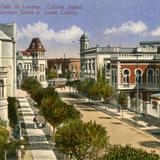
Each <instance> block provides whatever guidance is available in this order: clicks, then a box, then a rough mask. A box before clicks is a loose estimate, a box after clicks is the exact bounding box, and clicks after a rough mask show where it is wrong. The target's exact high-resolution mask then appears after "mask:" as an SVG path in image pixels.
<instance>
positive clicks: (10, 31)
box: [0, 23, 16, 39]
mask: <svg viewBox="0 0 160 160" xmlns="http://www.w3.org/2000/svg"><path fill="white" fill-rule="evenodd" d="M15 27H16V26H15V23H8V24H0V30H1V31H2V32H3V33H5V34H6V35H7V36H8V37H10V38H11V39H12V38H15V37H14V36H15V32H16V31H15Z"/></svg>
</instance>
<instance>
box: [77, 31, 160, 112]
mask: <svg viewBox="0 0 160 160" xmlns="http://www.w3.org/2000/svg"><path fill="white" fill-rule="evenodd" d="M80 62H81V79H84V78H94V79H95V80H97V73H98V71H99V70H101V69H102V68H103V69H104V70H105V77H106V79H107V80H108V82H109V83H110V84H111V85H112V86H113V87H114V89H115V91H116V93H117V91H118V92H119V91H122V92H125V93H126V94H127V96H128V108H129V109H133V110H137V105H136V103H135V101H136V97H137V93H138V100H139V103H140V107H139V111H140V112H142V113H143V112H145V107H146V103H148V101H150V95H151V94H155V93H158V92H159V90H160V41H153V42H151V41H147V42H140V45H139V47H138V48H122V47H111V46H107V47H100V46H98V45H97V46H96V47H93V48H89V40H88V37H87V35H86V34H83V35H82V36H81V38H80ZM137 81H138V82H137Z"/></svg>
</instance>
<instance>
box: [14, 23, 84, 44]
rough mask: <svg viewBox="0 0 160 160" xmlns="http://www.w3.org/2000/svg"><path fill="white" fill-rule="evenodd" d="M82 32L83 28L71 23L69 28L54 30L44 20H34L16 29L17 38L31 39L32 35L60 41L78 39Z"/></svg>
mask: <svg viewBox="0 0 160 160" xmlns="http://www.w3.org/2000/svg"><path fill="white" fill-rule="evenodd" d="M82 34H83V30H82V29H81V28H80V27H78V26H76V25H73V26H71V27H70V28H67V29H64V30H59V31H57V32H56V31H54V30H53V29H52V28H50V27H49V26H48V24H47V23H44V22H40V21H39V22H36V23H33V24H28V25H27V26H26V27H24V28H21V29H18V30H17V36H18V39H21V38H27V39H32V38H33V37H39V38H40V39H43V40H44V41H53V40H54V41H56V42H61V43H70V42H72V41H74V40H76V39H78V38H79V37H80V36H81V35H82Z"/></svg>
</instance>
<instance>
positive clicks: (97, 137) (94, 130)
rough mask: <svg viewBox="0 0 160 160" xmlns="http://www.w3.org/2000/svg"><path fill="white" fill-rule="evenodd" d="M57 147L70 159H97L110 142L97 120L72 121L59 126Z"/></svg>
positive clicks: (56, 137)
mask: <svg viewBox="0 0 160 160" xmlns="http://www.w3.org/2000/svg"><path fill="white" fill-rule="evenodd" d="M55 142H56V147H57V148H58V149H59V150H60V151H61V152H62V153H64V154H66V155H68V156H69V157H70V159H76V160H84V159H88V160H89V159H91V160H97V158H98V157H99V156H100V155H101V153H102V151H103V150H104V148H105V147H106V146H107V144H108V137H107V132H106V130H105V128H104V127H102V126H101V125H98V124H96V123H95V122H87V123H83V122H82V121H81V120H78V121H70V122H69V123H65V124H64V125H63V126H62V127H60V128H58V131H57V132H56V135H55Z"/></svg>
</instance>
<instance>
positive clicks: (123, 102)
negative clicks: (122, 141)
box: [117, 92, 127, 118]
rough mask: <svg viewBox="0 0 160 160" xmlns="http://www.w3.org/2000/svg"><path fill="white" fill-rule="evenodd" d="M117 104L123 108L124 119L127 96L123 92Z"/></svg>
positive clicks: (119, 95)
mask: <svg viewBox="0 0 160 160" xmlns="http://www.w3.org/2000/svg"><path fill="white" fill-rule="evenodd" d="M117 102H118V104H119V105H120V106H121V108H122V118H123V109H124V107H125V105H126V104H127V95H126V94H125V93H123V92H120V93H119V94H118V97H117Z"/></svg>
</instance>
